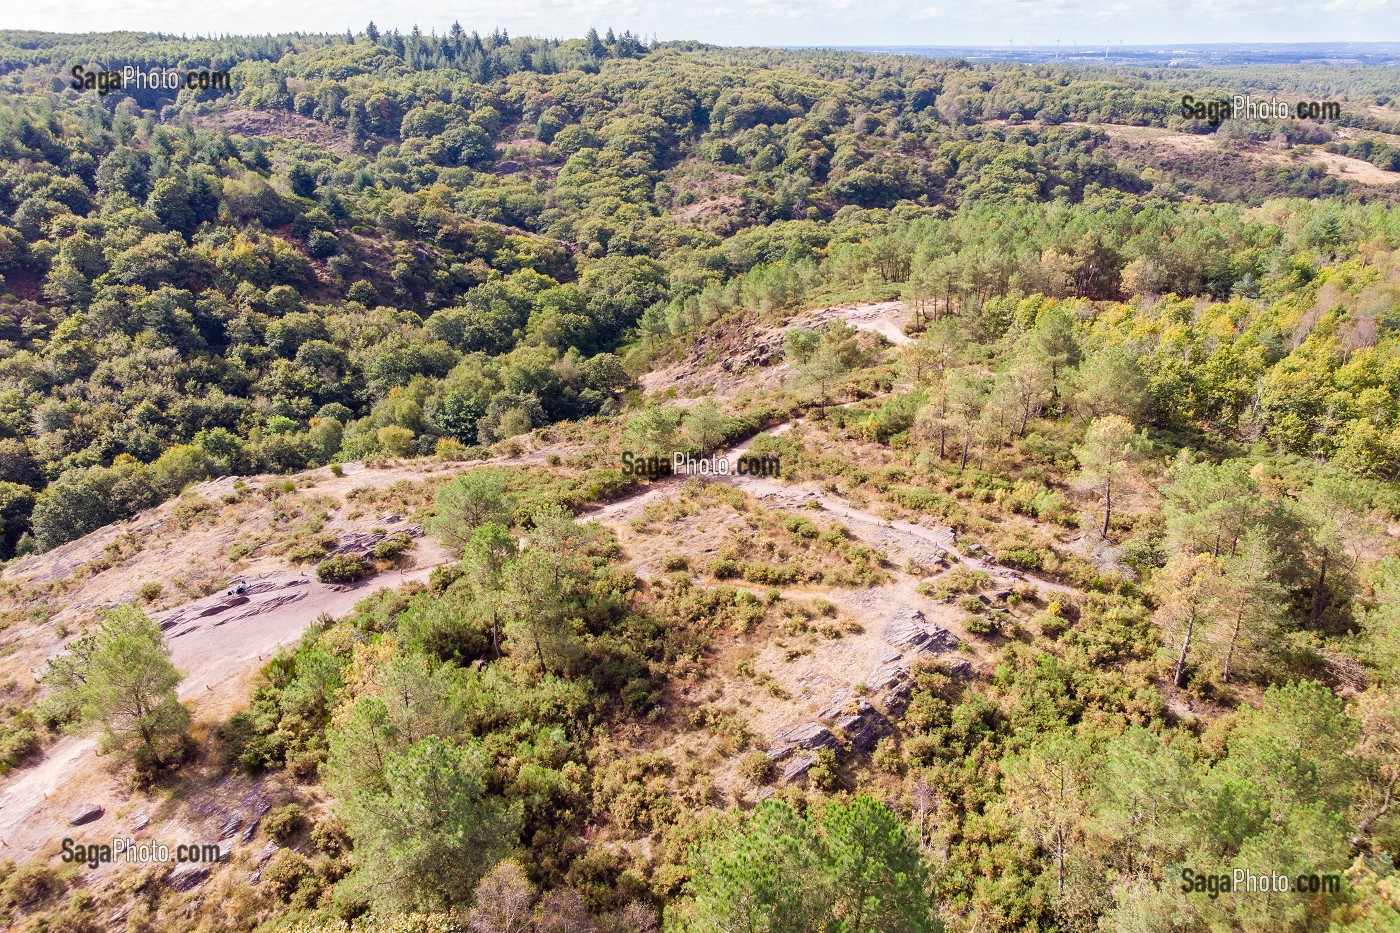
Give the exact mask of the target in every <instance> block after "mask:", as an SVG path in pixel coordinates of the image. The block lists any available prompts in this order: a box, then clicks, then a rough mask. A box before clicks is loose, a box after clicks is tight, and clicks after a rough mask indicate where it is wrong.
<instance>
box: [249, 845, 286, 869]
mask: <svg viewBox="0 0 1400 933" xmlns="http://www.w3.org/2000/svg"><path fill="white" fill-rule="evenodd" d="M280 848H282V847H281V846H279V845H278V844H277V843H275V842H271V841H269V842H268V844H267V845H265V846H263V847H262V848H261V849H260V850H259V851H258V855H257V858H256V859H255V861H256V862H257V864H258V866H259V867H262V866H263V865H266V864H267V862H268V860H269V859H271V858H272V857H273V856H274V855H276V854H277V850H278V849H280Z"/></svg>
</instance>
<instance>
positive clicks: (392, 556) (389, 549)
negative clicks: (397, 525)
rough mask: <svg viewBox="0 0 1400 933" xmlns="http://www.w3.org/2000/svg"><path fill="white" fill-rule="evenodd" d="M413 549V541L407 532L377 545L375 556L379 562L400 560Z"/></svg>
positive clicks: (388, 538)
mask: <svg viewBox="0 0 1400 933" xmlns="http://www.w3.org/2000/svg"><path fill="white" fill-rule="evenodd" d="M411 547H413V539H412V538H411V537H409V536H408V534H407V532H403V531H400V532H398V533H397V534H392V535H390V536H389V537H387V538H385V539H384V540H383V541H380V542H379V543H378V544H376V545H375V546H374V556H375V559H377V560H388V561H393V560H398V559H399V557H400V556H402V555H403V554H404V553H405V552H406V551H407V550H408V549H409V548H411Z"/></svg>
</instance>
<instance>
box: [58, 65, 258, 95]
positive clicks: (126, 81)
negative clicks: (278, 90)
mask: <svg viewBox="0 0 1400 933" xmlns="http://www.w3.org/2000/svg"><path fill="white" fill-rule="evenodd" d="M68 73H69V74H70V75H72V76H73V80H72V81H70V82H69V85H68V86H69V87H71V88H72V89H73V90H75V91H96V92H97V93H98V95H99V96H103V97H105V96H106V95H108V94H110V93H112V92H113V91H120V90H124V89H130V90H134V91H178V90H180V89H181V88H192V89H195V90H201V91H204V90H213V91H227V90H230V89H231V88H232V87H233V79H232V77H231V75H230V74H229V72H227V71H177V70H175V69H173V68H155V69H149V70H145V71H143V70H141V69H139V68H137V67H135V66H134V65H125V66H123V67H122V69H121V71H93V70H92V69H89V68H84V67H83V66H82V65H74V66H73V68H72V70H70V71H69V72H68Z"/></svg>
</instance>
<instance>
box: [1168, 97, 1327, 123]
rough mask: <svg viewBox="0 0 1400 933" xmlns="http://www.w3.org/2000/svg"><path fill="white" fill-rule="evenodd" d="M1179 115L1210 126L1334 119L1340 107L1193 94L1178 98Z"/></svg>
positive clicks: (1316, 103) (1275, 99) (1307, 102)
mask: <svg viewBox="0 0 1400 933" xmlns="http://www.w3.org/2000/svg"><path fill="white" fill-rule="evenodd" d="M1181 115H1182V116H1183V117H1185V118H1187V119H1188V120H1192V119H1194V120H1205V121H1206V122H1207V123H1210V124H1212V125H1214V124H1217V123H1220V122H1221V121H1223V120H1336V119H1337V118H1339V117H1340V116H1341V115H1342V105H1341V104H1339V103H1337V102H1336V101H1334V100H1321V101H1319V100H1300V101H1295V102H1293V103H1289V102H1288V101H1286V100H1279V99H1278V98H1277V97H1270V98H1267V99H1265V98H1255V97H1252V96H1251V95H1249V94H1236V95H1235V96H1234V97H1233V98H1230V99H1224V98H1220V99H1216V100H1201V99H1198V98H1197V97H1196V96H1195V95H1193V94H1183V95H1182V97H1181Z"/></svg>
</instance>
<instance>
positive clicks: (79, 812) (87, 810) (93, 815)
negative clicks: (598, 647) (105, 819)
mask: <svg viewBox="0 0 1400 933" xmlns="http://www.w3.org/2000/svg"><path fill="white" fill-rule="evenodd" d="M105 812H106V811H105V810H103V809H102V807H100V806H98V805H97V804H95V803H85V804H83V805H82V806H80V807H78V808H76V809H74V810H73V811H71V812H70V813H69V814H68V825H69V826H82V825H84V824H87V823H91V822H92V821H93V820H96V819H100V818H101V817H102V814H103V813H105Z"/></svg>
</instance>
